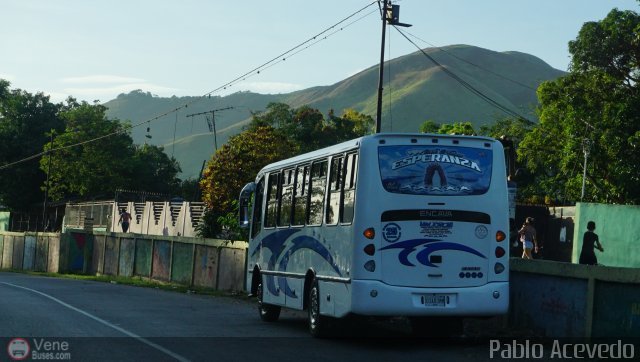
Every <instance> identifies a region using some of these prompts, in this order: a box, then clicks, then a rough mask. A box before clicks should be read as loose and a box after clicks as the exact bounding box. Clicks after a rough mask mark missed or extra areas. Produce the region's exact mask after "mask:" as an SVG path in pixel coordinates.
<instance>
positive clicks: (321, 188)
mask: <svg viewBox="0 0 640 362" xmlns="http://www.w3.org/2000/svg"><path fill="white" fill-rule="evenodd" d="M310 181H311V185H310V186H309V190H310V194H311V197H310V199H311V200H310V202H309V218H308V219H307V225H320V224H322V212H323V210H324V195H325V191H326V190H325V189H326V186H327V161H316V162H314V163H313V166H312V167H311V180H310Z"/></svg>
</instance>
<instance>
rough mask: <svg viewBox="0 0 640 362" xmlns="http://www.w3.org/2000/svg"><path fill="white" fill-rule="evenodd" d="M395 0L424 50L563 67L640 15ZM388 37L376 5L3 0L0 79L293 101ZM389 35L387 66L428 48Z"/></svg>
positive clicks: (375, 55) (357, 67) (598, 7)
mask: <svg viewBox="0 0 640 362" xmlns="http://www.w3.org/2000/svg"><path fill="white" fill-rule="evenodd" d="M395 3H396V4H398V5H400V21H401V22H403V23H408V24H412V25H413V26H412V27H410V28H405V29H403V30H404V31H407V32H408V33H409V34H411V35H412V36H413V37H414V38H413V39H414V40H415V41H416V43H417V44H418V45H419V46H421V47H423V48H427V47H431V46H446V45H452V44H468V45H474V46H478V47H483V48H487V49H490V50H494V51H499V52H502V51H519V52H524V53H529V54H532V55H535V56H537V57H539V58H541V59H542V60H544V61H545V62H547V63H548V64H549V65H551V66H553V67H554V68H557V69H560V70H567V67H568V64H569V62H570V56H569V52H568V46H567V44H568V42H569V41H571V40H574V39H575V38H576V36H577V34H578V31H579V30H580V28H581V26H582V25H583V24H584V23H585V22H588V21H598V20H601V19H603V18H604V17H605V16H606V15H607V13H608V12H609V11H610V10H611V9H613V8H614V7H617V8H618V9H621V10H634V11H640V3H639V2H638V1H637V0H527V1H525V0H483V1H479V0H401V1H397V2H395ZM370 4H372V5H370ZM367 5H370V6H368V7H367ZM363 8H364V10H362V11H360V12H358V11H359V10H361V9H363ZM352 14H355V15H354V16H352V17H349V16H351V15H352ZM348 17H349V19H348V20H347V21H345V22H343V23H341V24H340V25H339V26H337V27H334V28H331V27H332V26H333V25H335V24H337V23H339V22H340V21H342V20H343V19H345V18H348ZM328 29H329V30H328ZM326 30H327V31H326ZM381 30H382V25H381V21H380V15H379V11H378V6H377V5H376V4H375V3H374V1H372V0H319V1H311V0H298V1H293V0H270V1H265V0H260V1H258V0H242V1H236V0H229V1H221V0H180V1H175V0H174V1H170V0H91V1H87V0H0V79H5V80H8V81H9V82H11V89H16V88H20V89H23V90H25V91H27V92H30V93H39V92H42V93H44V94H47V95H50V96H51V100H52V101H54V102H61V101H63V100H64V99H66V98H67V97H68V96H73V97H74V98H76V99H78V100H80V101H87V102H93V101H95V100H98V101H99V102H100V103H104V102H107V101H109V100H111V99H114V98H116V97H117V96H118V95H119V94H121V93H128V92H130V91H132V90H136V89H141V90H143V91H144V92H151V93H152V94H154V95H157V96H160V97H171V96H174V95H175V96H202V95H205V94H209V93H210V94H212V95H225V94H229V93H233V92H237V91H253V92H258V93H287V92H291V91H295V90H299V89H305V88H309V87H313V86H321V85H331V84H334V83H336V82H339V81H341V80H343V79H345V78H347V77H349V76H351V75H354V74H356V73H358V72H359V71H362V70H364V69H366V68H368V67H371V66H374V65H376V64H378V62H379V60H380V44H381ZM321 33H322V35H321V36H320V37H317V38H316V39H315V40H310V39H312V38H313V37H314V36H316V35H318V34H321ZM387 35H388V36H387V40H386V46H385V56H386V58H387V59H390V58H395V57H399V56H402V55H405V54H409V53H412V52H414V51H416V50H417V48H415V47H414V45H412V44H410V43H409V42H408V41H407V40H405V39H404V38H403V37H402V36H401V35H400V34H399V33H398V32H397V31H396V30H395V29H392V28H387ZM325 36H326V39H324V37H325ZM418 39H420V40H418ZM308 40H310V41H308ZM307 41H308V42H307ZM305 42H306V43H305ZM303 43H304V45H303V46H301V47H299V48H296V49H295V50H294V51H293V52H290V53H288V54H286V55H284V56H282V57H280V55H281V54H284V53H286V52H287V51H288V50H290V49H293V48H295V47H296V46H298V45H300V44H303ZM281 58H284V59H281ZM272 59H277V60H278V61H274V62H272V63H268V62H269V61H270V60H272ZM266 63H267V66H265V67H261V68H260V66H261V65H263V64H266ZM256 68H260V69H259V71H260V72H259V73H258V72H257V71H254V72H251V71H252V70H254V69H256ZM244 75H246V76H244ZM243 78H244V79H243ZM225 86H226V87H225Z"/></svg>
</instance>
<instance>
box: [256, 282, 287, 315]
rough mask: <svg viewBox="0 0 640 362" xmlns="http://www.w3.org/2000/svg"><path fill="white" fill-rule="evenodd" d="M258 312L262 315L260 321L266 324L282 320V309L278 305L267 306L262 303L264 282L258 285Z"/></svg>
mask: <svg viewBox="0 0 640 362" xmlns="http://www.w3.org/2000/svg"><path fill="white" fill-rule="evenodd" d="M256 294H257V295H258V312H259V313H260V319H262V320H263V321H265V322H275V321H277V320H278V318H280V309H281V308H280V307H279V306H277V305H272V304H266V303H264V302H263V301H262V294H263V290H262V282H260V284H258V290H257V292H256Z"/></svg>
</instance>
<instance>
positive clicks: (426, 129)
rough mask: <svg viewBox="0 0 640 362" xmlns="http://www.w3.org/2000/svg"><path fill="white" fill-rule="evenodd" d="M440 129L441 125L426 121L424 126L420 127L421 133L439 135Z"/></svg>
mask: <svg viewBox="0 0 640 362" xmlns="http://www.w3.org/2000/svg"><path fill="white" fill-rule="evenodd" d="M439 129H440V124H439V123H436V122H434V121H431V120H429V121H425V122H424V123H423V124H421V125H420V132H421V133H438V130H439Z"/></svg>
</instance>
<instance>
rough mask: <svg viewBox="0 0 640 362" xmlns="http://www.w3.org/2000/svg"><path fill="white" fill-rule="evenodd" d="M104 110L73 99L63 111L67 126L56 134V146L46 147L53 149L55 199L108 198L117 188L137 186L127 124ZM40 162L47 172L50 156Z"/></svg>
mask: <svg viewBox="0 0 640 362" xmlns="http://www.w3.org/2000/svg"><path fill="white" fill-rule="evenodd" d="M105 111H106V108H105V107H104V106H102V105H99V104H93V105H92V104H89V103H87V102H82V103H80V104H78V103H76V102H75V100H71V101H70V102H69V106H68V110H67V111H64V112H62V113H61V114H60V116H61V118H62V119H63V120H64V122H65V126H66V129H65V131H64V133H62V134H59V135H55V137H54V141H53V147H52V145H51V144H47V145H46V147H45V149H46V150H47V151H48V150H51V149H53V151H52V152H51V153H50V155H51V172H50V185H49V195H50V197H51V199H52V200H62V199H65V198H71V197H81V198H86V197H92V198H108V197H113V194H114V193H115V190H116V189H118V188H125V189H132V188H135V184H134V183H132V182H133V180H132V178H133V177H132V176H133V175H134V173H135V171H136V170H135V168H134V165H133V163H132V162H131V160H132V158H133V156H134V153H135V148H134V146H133V140H132V139H131V137H130V136H129V134H128V133H127V131H126V128H125V125H124V124H122V123H120V122H118V121H114V120H107V119H106V118H105ZM101 137H102V138H101ZM100 138H101V139H100ZM95 139H98V140H97V141H92V142H86V141H90V140H95ZM85 142H86V143H85ZM40 166H41V169H42V170H43V171H44V172H47V170H48V159H47V158H43V159H42V160H41V161H40Z"/></svg>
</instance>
